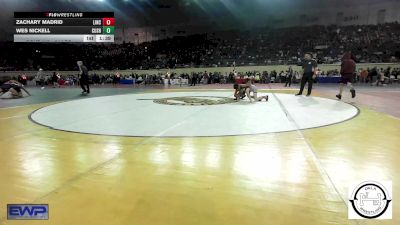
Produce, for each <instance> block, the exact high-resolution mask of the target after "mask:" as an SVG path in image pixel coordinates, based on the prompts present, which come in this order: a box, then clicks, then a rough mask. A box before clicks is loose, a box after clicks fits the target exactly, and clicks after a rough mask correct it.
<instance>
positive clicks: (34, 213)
mask: <svg viewBox="0 0 400 225" xmlns="http://www.w3.org/2000/svg"><path fill="white" fill-rule="evenodd" d="M7 219H8V220H48V219H49V205H39V204H25V205H24V204H8V205H7Z"/></svg>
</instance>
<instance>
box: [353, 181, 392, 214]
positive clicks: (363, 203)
mask: <svg viewBox="0 0 400 225" xmlns="http://www.w3.org/2000/svg"><path fill="white" fill-rule="evenodd" d="M390 196H391V182H376V181H368V182H363V183H361V184H359V185H357V186H356V187H355V188H354V189H353V191H352V193H351V195H350V198H349V201H350V205H349V219H363V218H365V219H378V218H379V219H391V217H392V213H391V212H392V210H391V209H392V207H391V205H390V203H391V201H392V200H391V198H390Z"/></svg>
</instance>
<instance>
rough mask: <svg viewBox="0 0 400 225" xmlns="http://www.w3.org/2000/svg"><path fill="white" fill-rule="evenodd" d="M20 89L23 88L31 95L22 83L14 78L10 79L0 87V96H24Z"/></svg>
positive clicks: (3, 97) (6, 97) (4, 97)
mask: <svg viewBox="0 0 400 225" xmlns="http://www.w3.org/2000/svg"><path fill="white" fill-rule="evenodd" d="M22 90H24V91H25V92H26V93H27V94H28V95H29V96H30V95H31V94H30V93H29V92H28V91H27V90H26V89H25V88H24V85H22V84H21V83H19V82H18V81H16V80H10V81H7V82H5V83H4V84H2V85H1V87H0V98H2V99H9V98H22V97H24V95H23V93H22Z"/></svg>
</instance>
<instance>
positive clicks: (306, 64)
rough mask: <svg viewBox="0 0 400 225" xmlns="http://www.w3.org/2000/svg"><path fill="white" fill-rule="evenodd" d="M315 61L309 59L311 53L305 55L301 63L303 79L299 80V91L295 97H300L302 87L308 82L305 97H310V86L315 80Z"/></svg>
mask: <svg viewBox="0 0 400 225" xmlns="http://www.w3.org/2000/svg"><path fill="white" fill-rule="evenodd" d="M317 66H318V65H317V61H315V60H314V59H312V58H311V53H306V54H305V55H304V60H303V63H302V67H303V77H302V78H301V84H300V91H299V93H297V94H296V95H302V94H303V90H304V86H305V85H306V83H307V82H308V90H307V96H310V95H311V91H312V85H313V82H314V78H315V72H316V71H317Z"/></svg>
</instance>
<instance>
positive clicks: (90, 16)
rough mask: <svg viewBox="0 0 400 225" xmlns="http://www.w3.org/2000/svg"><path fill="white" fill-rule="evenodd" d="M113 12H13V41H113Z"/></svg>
mask: <svg viewBox="0 0 400 225" xmlns="http://www.w3.org/2000/svg"><path fill="white" fill-rule="evenodd" d="M114 28H115V20H114V12H14V29H15V32H14V42H114Z"/></svg>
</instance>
